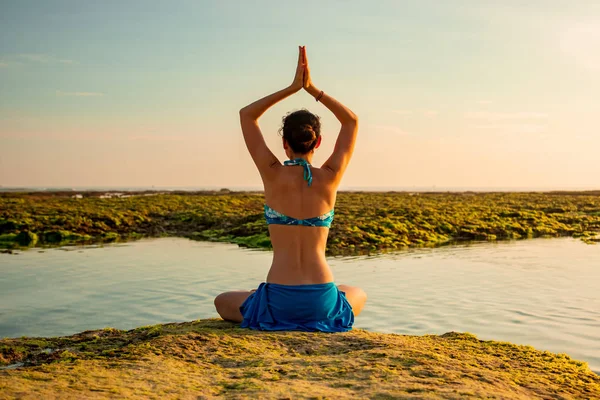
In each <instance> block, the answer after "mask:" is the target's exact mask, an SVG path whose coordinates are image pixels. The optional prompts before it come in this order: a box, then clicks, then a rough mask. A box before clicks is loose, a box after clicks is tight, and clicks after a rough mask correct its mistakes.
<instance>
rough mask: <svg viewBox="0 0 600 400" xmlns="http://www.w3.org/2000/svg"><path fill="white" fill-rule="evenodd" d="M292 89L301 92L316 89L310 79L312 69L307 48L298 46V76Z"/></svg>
mask: <svg viewBox="0 0 600 400" xmlns="http://www.w3.org/2000/svg"><path fill="white" fill-rule="evenodd" d="M291 87H292V88H293V89H294V90H296V91H299V90H300V89H303V88H304V89H306V90H307V91H308V92H310V90H309V89H312V88H313V87H314V85H313V83H312V80H311V79H310V68H309V67H308V58H307V57H306V46H298V65H297V66H296V76H294V81H293V82H292V85H291Z"/></svg>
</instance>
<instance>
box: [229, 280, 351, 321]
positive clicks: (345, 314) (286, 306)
mask: <svg viewBox="0 0 600 400" xmlns="http://www.w3.org/2000/svg"><path fill="white" fill-rule="evenodd" d="M240 311H241V313H242V316H243V317H244V320H243V321H242V325H241V327H242V328H250V329H257V330H265V331H308V332H313V331H321V332H346V331H349V330H352V324H353V323H354V313H353V312H352V306H351V305H350V303H349V302H348V300H347V299H346V295H345V294H344V292H341V291H339V290H338V288H337V286H336V285H335V284H334V283H333V282H330V283H321V284H315V285H280V284H277V283H264V282H263V283H261V284H260V286H259V287H258V289H257V290H256V292H254V293H252V294H251V295H250V296H249V297H248V298H247V299H246V301H245V302H244V304H242V305H241V306H240Z"/></svg>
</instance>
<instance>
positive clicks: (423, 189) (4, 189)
mask: <svg viewBox="0 0 600 400" xmlns="http://www.w3.org/2000/svg"><path fill="white" fill-rule="evenodd" d="M225 191H230V192H247V193H257V192H260V193H262V192H264V189H263V188H262V186H221V187H217V186H74V187H68V186H48V187H42V186H2V185H0V193H11V192H13V193H14V192H18V193H29V192H35V193H40V192H41V193H44V192H47V193H57V192H58V193H61V192H65V193H66V192H68V193H76V192H111V193H112V192H127V193H150V192H167V193H175V192H182V193H183V192H185V193H213V192H225ZM339 191H340V192H364V193H385V192H394V193H413V192H414V193H466V192H474V193H554V192H561V193H565V192H571V193H575V192H585V193H590V192H598V193H600V186H595V187H594V186H588V187H584V186H574V187H564V186H556V187H545V186H540V187H503V186H498V187H476V186H475V187H469V186H387V187H383V186H382V187H377V186H375V187H361V186H346V187H341V188H340V189H339Z"/></svg>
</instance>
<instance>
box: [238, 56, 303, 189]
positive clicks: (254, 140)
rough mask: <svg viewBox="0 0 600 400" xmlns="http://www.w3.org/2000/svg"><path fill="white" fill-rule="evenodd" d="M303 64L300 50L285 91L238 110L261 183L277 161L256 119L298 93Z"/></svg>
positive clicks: (300, 87)
mask: <svg viewBox="0 0 600 400" xmlns="http://www.w3.org/2000/svg"><path fill="white" fill-rule="evenodd" d="M303 75H304V63H303V57H302V48H299V49H298V65H297V67H296V75H295V76H294V80H293V82H292V84H291V85H290V86H288V87H286V88H285V89H282V90H280V91H278V92H275V93H273V94H270V95H268V96H266V97H263V98H262V99H260V100H257V101H255V102H254V103H252V104H249V105H247V106H246V107H244V108H242V109H241V110H240V123H241V125H242V133H243V134H244V140H245V142H246V147H247V148H248V151H249V152H250V156H252V160H254V164H256V167H257V168H258V171H259V172H260V175H261V177H262V178H263V181H264V180H265V179H268V178H269V176H270V175H271V174H270V172H271V171H272V168H271V167H273V166H276V165H279V164H280V163H279V160H278V159H277V157H275V155H274V154H273V152H271V150H269V147H268V146H267V144H266V143H265V139H264V137H263V135H262V132H261V131H260V127H259V126H258V119H259V118H260V116H261V115H263V114H264V113H265V111H267V110H268V109H269V108H271V106H273V105H274V104H276V103H278V102H280V101H281V100H283V99H285V98H286V97H288V96H291V95H292V94H294V93H296V92H298V91H299V90H300V89H302V87H303Z"/></svg>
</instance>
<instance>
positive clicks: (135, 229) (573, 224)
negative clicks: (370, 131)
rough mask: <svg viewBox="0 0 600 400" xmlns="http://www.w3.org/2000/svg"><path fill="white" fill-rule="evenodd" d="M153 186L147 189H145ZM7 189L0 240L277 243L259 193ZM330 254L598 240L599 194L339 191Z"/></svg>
mask: <svg viewBox="0 0 600 400" xmlns="http://www.w3.org/2000/svg"><path fill="white" fill-rule="evenodd" d="M146 194H149V193H146ZM71 195H72V193H69V194H67V193H3V194H0V247H3V248H18V247H27V246H35V245H37V246H56V245H64V244H74V243H98V242H112V241H119V240H130V239H137V238H140V237H164V236H179V237H187V238H191V239H196V240H210V241H222V242H230V243H237V244H239V245H240V246H245V247H257V248H270V247H271V241H270V239H269V232H268V229H267V224H266V222H265V220H264V216H263V212H262V210H263V203H264V196H263V195H262V194H261V193H248V192H245V193H244V192H240V193H232V192H206V193H169V194H160V193H154V194H152V195H142V194H138V195H135V196H132V197H127V198H111V199H107V198H100V197H99V194H98V193H93V192H90V193H85V194H84V195H85V197H84V198H81V199H75V198H72V197H71ZM335 212H336V216H335V221H334V223H333V225H332V227H331V230H330V232H329V242H328V245H327V253H328V254H329V255H338V254H342V255H343V254H348V255H349V254H365V253H379V252H384V251H394V250H399V249H404V248H407V247H414V246H438V245H443V244H449V243H456V242H460V241H474V240H488V241H494V240H505V239H524V238H533V237H559V236H572V237H577V238H581V239H582V240H583V241H585V242H586V243H594V242H597V241H599V240H600V239H599V235H600V193H599V192H579V193H578V192H574V193H564V192H558V193H393V192H392V193H366V192H358V193H348V192H341V193H339V194H338V197H337V203H336V210H335Z"/></svg>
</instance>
